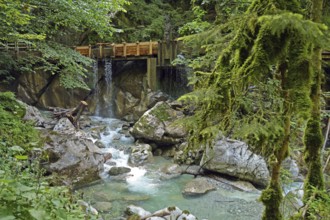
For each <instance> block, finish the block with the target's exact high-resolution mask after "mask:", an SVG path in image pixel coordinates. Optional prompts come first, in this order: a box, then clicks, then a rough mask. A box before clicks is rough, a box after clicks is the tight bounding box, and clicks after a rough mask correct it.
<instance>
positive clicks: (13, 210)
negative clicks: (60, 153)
mask: <svg viewBox="0 0 330 220" xmlns="http://www.w3.org/2000/svg"><path fill="white" fill-rule="evenodd" d="M22 152H24V150H23V149H19V148H18V149H17V147H16V148H14V147H11V148H9V149H8V151H5V152H4V151H3V150H2V149H0V155H1V157H0V159H1V160H0V219H22V220H23V219H24V220H46V219H50V220H53V219H86V217H87V216H86V214H84V212H83V210H82V209H81V208H80V207H79V205H78V204H77V203H75V202H74V201H75V198H73V196H72V195H71V193H70V191H69V190H68V189H67V188H66V187H51V186H49V184H48V182H47V179H46V178H44V177H43V176H42V174H43V173H42V171H41V170H40V168H39V164H38V160H37V159H35V160H33V162H32V163H31V162H30V161H28V160H26V159H25V158H24V157H22V156H18V155H17V154H21V153H22Z"/></svg>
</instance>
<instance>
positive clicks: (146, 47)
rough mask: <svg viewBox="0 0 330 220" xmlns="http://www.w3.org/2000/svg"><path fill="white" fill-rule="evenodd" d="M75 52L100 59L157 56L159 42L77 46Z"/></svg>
mask: <svg viewBox="0 0 330 220" xmlns="http://www.w3.org/2000/svg"><path fill="white" fill-rule="evenodd" d="M75 50H76V51H78V52H79V53H80V54H82V55H84V56H87V57H91V58H98V59H102V58H105V57H113V58H116V57H117V58H118V57H134V56H135V57H139V56H155V55H157V54H158V42H155V41H150V42H136V43H121V44H110V43H98V44H96V46H91V45H89V46H77V47H75Z"/></svg>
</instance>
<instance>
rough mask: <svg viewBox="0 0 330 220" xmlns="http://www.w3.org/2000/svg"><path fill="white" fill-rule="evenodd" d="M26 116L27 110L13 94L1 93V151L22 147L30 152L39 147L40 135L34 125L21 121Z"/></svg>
mask: <svg viewBox="0 0 330 220" xmlns="http://www.w3.org/2000/svg"><path fill="white" fill-rule="evenodd" d="M24 115H25V108H24V107H23V106H22V105H21V104H19V103H18V102H17V101H16V100H15V98H14V95H13V94H12V93H9V92H6V93H0V121H1V124H0V134H1V136H0V149H2V150H4V151H5V150H6V148H8V147H11V146H20V147H22V148H23V149H25V150H29V149H31V148H33V147H35V146H36V145H37V143H38V142H39V137H38V133H37V131H36V130H35V129H34V128H33V127H32V125H30V124H29V123H24V122H22V121H21V118H22V117H23V116H24Z"/></svg>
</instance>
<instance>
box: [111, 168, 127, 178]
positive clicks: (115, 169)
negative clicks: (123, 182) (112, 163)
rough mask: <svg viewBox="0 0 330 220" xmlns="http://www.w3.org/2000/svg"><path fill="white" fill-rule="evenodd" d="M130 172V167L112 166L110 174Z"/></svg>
mask: <svg viewBox="0 0 330 220" xmlns="http://www.w3.org/2000/svg"><path fill="white" fill-rule="evenodd" d="M129 172H131V169H130V168H128V167H111V168H110V170H109V174H110V175H112V176H117V175H120V174H124V173H129Z"/></svg>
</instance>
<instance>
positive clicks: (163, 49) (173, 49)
mask: <svg viewBox="0 0 330 220" xmlns="http://www.w3.org/2000/svg"><path fill="white" fill-rule="evenodd" d="M178 44H179V42H178V41H148V42H136V43H125V42H124V43H119V44H115V43H98V44H96V45H88V46H76V47H73V49H74V50H76V51H77V52H79V53H80V54H81V55H83V56H86V57H90V58H92V59H96V60H103V59H105V58H111V59H112V60H146V61H147V79H148V85H149V88H150V89H152V90H156V89H157V67H164V66H170V65H171V62H172V61H173V60H174V59H175V58H176V57H177V54H178V51H179V45H178ZM33 50H35V47H33V46H32V45H30V44H26V43H19V42H16V43H5V44H4V43H2V46H1V45H0V51H14V52H15V54H16V55H19V54H20V53H22V52H25V54H26V51H33Z"/></svg>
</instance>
